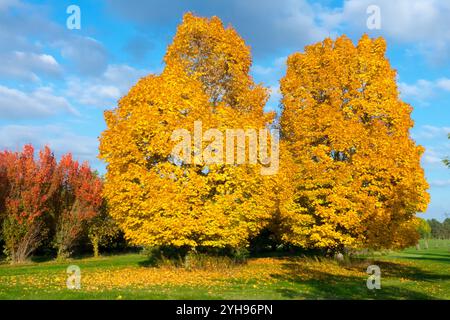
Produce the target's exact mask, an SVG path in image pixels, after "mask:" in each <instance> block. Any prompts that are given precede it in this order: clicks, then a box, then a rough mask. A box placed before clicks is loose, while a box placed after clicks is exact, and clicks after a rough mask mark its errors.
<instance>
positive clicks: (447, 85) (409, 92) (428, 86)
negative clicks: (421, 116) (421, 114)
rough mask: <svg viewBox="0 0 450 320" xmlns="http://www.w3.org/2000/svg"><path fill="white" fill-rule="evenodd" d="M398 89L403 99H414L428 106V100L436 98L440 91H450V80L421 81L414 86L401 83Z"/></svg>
mask: <svg viewBox="0 0 450 320" xmlns="http://www.w3.org/2000/svg"><path fill="white" fill-rule="evenodd" d="M398 87H399V90H400V94H401V95H402V98H403V99H413V100H416V101H418V102H421V103H422V104H424V105H428V104H429V103H428V102H427V101H426V100H428V99H431V98H433V97H435V96H436V94H437V93H438V92H439V90H441V91H450V79H448V78H440V79H437V80H433V81H430V80H424V79H420V80H417V81H416V83H413V84H407V83H404V82H400V83H399V84H398Z"/></svg>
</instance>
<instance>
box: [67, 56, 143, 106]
mask: <svg viewBox="0 0 450 320" xmlns="http://www.w3.org/2000/svg"><path fill="white" fill-rule="evenodd" d="M148 73H149V72H148V71H146V70H137V69H134V68H132V67H130V66H127V65H109V66H108V68H107V69H106V71H105V72H104V73H103V74H102V75H101V76H100V77H98V78H87V79H80V78H70V79H69V80H68V82H67V89H66V95H67V96H68V97H70V98H71V99H73V100H74V101H76V102H78V103H80V104H82V105H87V106H94V107H100V108H105V107H111V106H112V105H115V104H116V102H117V100H118V99H119V98H120V97H121V96H122V95H124V94H125V93H126V92H127V91H128V90H129V89H130V88H131V86H132V85H134V84H135V83H136V82H137V80H139V78H141V77H143V76H145V75H147V74H148Z"/></svg>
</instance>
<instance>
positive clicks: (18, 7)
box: [0, 0, 108, 76]
mask: <svg viewBox="0 0 450 320" xmlns="http://www.w3.org/2000/svg"><path fill="white" fill-rule="evenodd" d="M4 1H5V0H0V3H2V2H3V3H2V7H0V8H3V10H0V52H4V53H8V54H12V53H13V52H14V51H23V52H40V51H41V50H42V48H46V49H48V48H51V49H54V50H58V51H59V53H60V54H61V56H62V57H63V59H64V60H67V62H69V65H70V66H72V67H73V71H75V72H78V73H80V74H82V75H94V76H97V75H99V74H101V73H103V72H104V71H105V69H106V66H107V64H108V54H107V51H106V49H105V47H104V46H103V45H102V44H101V43H100V42H98V41H97V40H95V39H93V38H91V37H85V36H80V35H78V34H77V33H76V32H72V31H71V30H68V29H67V28H66V26H65V23H59V22H58V23H57V22H53V21H51V18H50V16H49V12H51V11H50V10H49V7H50V6H49V5H48V4H35V3H30V2H26V3H25V2H20V1H11V0H8V1H7V4H6V5H5V4H4ZM61 14H65V11H62V12H61ZM41 58H44V61H41V62H44V63H47V64H49V63H51V61H50V60H48V59H47V60H45V59H46V58H45V56H44V57H41ZM25 62H26V61H23V63H25ZM19 67H20V66H19ZM38 71H39V70H38ZM37 76H39V75H37Z"/></svg>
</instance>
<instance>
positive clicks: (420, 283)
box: [0, 240, 450, 299]
mask: <svg viewBox="0 0 450 320" xmlns="http://www.w3.org/2000/svg"><path fill="white" fill-rule="evenodd" d="M421 247H422V249H421V250H419V251H418V250H416V249H415V248H409V249H406V250H404V251H401V252H391V253H389V254H386V255H379V254H378V255H373V256H367V257H365V258H364V259H357V260H354V261H352V262H347V263H344V264H339V263H338V262H336V261H334V260H330V259H325V258H317V259H313V258H306V257H292V256H290V257H273V258H254V259H250V261H249V263H248V264H245V265H238V266H235V267H231V268H230V267H227V268H224V269H223V270H222V269H220V267H219V266H218V268H219V269H220V270H192V271H188V270H183V269H176V268H173V267H162V268H154V267H149V266H148V264H147V261H146V257H145V256H143V255H139V254H124V255H115V256H105V257H100V258H83V259H73V260H70V261H66V262H54V261H48V262H33V263H29V264H24V265H16V266H11V265H8V264H6V263H3V264H1V265H0V299H450V241H445V240H440V241H439V240H430V241H429V249H423V247H424V246H423V244H422V246H421ZM71 264H75V265H78V266H79V267H80V269H81V272H82V277H81V284H82V288H81V289H80V290H69V289H67V287H66V285H65V282H66V277H67V274H66V268H67V267H68V266H69V265H71ZM371 264H375V265H378V266H379V267H380V268H381V289H380V290H369V289H367V287H366V280H367V277H368V274H366V269H367V266H368V265H371Z"/></svg>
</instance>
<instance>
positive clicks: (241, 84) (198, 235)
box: [100, 14, 275, 248]
mask: <svg viewBox="0 0 450 320" xmlns="http://www.w3.org/2000/svg"><path fill="white" fill-rule="evenodd" d="M165 63H166V66H165V69H164V71H163V72H162V74H161V75H149V76H147V77H145V78H143V79H141V80H140V81H139V82H138V83H137V84H136V85H135V86H134V87H133V88H132V89H131V90H130V91H129V93H128V94H127V95H126V96H125V97H123V98H122V99H121V100H120V102H119V106H118V108H117V109H115V110H113V111H107V112H105V120H106V124H107V130H106V131H104V132H103V134H102V136H101V138H100V157H101V158H102V159H104V160H105V161H106V162H107V174H106V181H105V192H104V195H105V197H106V198H107V200H108V203H109V207H110V208H111V209H110V210H111V216H112V217H113V218H114V219H115V220H116V221H117V222H118V224H119V225H120V226H121V228H122V229H123V230H124V233H125V236H126V237H127V238H128V239H129V240H130V241H131V242H132V243H133V244H136V245H147V246H157V245H173V246H177V247H181V246H188V247H191V248H195V247H198V246H206V247H225V246H230V247H240V246H245V245H246V244H247V241H248V239H249V237H252V236H255V235H257V234H258V233H259V231H260V230H261V229H262V228H263V227H265V226H266V225H267V222H268V220H269V219H270V217H271V213H272V212H273V207H274V205H275V202H274V201H273V200H272V199H271V197H270V196H267V194H266V193H267V192H268V191H270V190H271V188H272V186H273V181H272V180H270V179H268V178H266V177H264V176H261V175H260V174H259V168H258V167H259V165H245V164H244V165H238V166H235V165H222V164H213V165H206V164H205V163H204V161H197V162H194V164H188V163H179V162H177V161H174V159H173V158H172V157H171V152H172V150H173V148H174V146H175V145H176V142H174V141H172V140H171V135H172V132H173V131H174V130H176V129H187V130H189V131H190V132H191V133H192V132H194V122H195V121H201V122H202V124H203V127H204V128H205V130H206V129H209V128H217V129H219V130H225V129H227V128H243V129H248V128H254V129H260V128H265V127H266V126H268V125H269V124H270V122H271V121H272V119H273V114H266V113H264V111H263V107H264V105H265V103H266V101H267V98H268V97H267V96H268V93H267V89H266V88H263V87H262V86H260V85H256V84H255V83H254V82H253V80H252V78H251V77H250V75H249V69H250V65H251V57H250V50H249V48H248V47H247V46H246V45H245V43H244V41H243V40H242V39H241V38H240V37H239V36H238V34H237V33H236V31H235V30H234V29H232V28H231V27H228V28H224V27H223V25H222V23H221V21H220V20H219V19H218V18H216V17H213V18H211V19H206V18H198V17H195V16H193V15H192V14H186V15H185V16H184V18H183V23H182V24H181V25H180V26H179V27H178V30H177V33H176V35H175V38H174V40H173V43H172V44H171V45H170V46H169V48H168V51H167V54H166V56H165ZM201 147H202V149H201V150H203V148H205V147H206V144H205V145H202V146H201ZM195 152H198V150H194V151H193V155H195Z"/></svg>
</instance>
